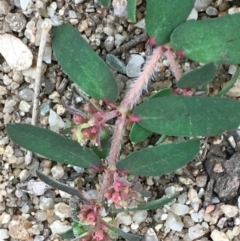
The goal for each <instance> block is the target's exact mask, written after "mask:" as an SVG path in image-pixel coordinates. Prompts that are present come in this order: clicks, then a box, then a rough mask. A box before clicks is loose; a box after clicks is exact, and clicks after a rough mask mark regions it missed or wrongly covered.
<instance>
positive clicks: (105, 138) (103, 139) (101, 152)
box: [92, 129, 111, 159]
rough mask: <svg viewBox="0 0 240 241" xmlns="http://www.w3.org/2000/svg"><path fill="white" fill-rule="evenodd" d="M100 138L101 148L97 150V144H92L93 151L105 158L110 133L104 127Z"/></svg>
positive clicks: (108, 146)
mask: <svg viewBox="0 0 240 241" xmlns="http://www.w3.org/2000/svg"><path fill="white" fill-rule="evenodd" d="M100 138H101V148H102V150H99V149H98V147H97V146H94V147H93V148H92V149H93V152H94V153H95V154H96V155H97V156H98V157H99V158H101V159H105V158H106V157H107V155H108V151H109V148H110V144H111V143H110V133H109V131H108V130H107V129H104V130H103V131H102V133H101V134H100Z"/></svg>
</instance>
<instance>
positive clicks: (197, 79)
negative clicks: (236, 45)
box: [177, 62, 217, 88]
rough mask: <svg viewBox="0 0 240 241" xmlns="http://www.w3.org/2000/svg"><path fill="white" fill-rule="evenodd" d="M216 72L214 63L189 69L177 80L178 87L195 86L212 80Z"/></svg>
mask: <svg viewBox="0 0 240 241" xmlns="http://www.w3.org/2000/svg"><path fill="white" fill-rule="evenodd" d="M216 74H217V68H216V66H215V64H214V63H212V62H211V63H209V64H206V65H204V66H202V67H200V68H199V69H196V70H193V71H190V72H188V73H186V74H184V75H183V76H182V78H181V79H180V80H179V81H178V82H177V87H179V88H196V87H198V86H201V85H204V84H207V83H208V82H210V81H212V80H213V79H214V77H215V76H216Z"/></svg>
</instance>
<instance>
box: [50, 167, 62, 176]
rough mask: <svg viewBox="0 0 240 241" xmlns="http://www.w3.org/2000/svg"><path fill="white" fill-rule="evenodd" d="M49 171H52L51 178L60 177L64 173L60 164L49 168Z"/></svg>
mask: <svg viewBox="0 0 240 241" xmlns="http://www.w3.org/2000/svg"><path fill="white" fill-rule="evenodd" d="M51 173H52V176H53V178H55V179H60V178H62V177H63V175H64V170H63V168H62V166H54V167H53V168H52V169H51Z"/></svg>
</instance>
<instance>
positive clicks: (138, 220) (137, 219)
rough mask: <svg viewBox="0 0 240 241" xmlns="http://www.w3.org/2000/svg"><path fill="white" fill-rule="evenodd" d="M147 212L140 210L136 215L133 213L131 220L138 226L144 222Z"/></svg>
mask: <svg viewBox="0 0 240 241" xmlns="http://www.w3.org/2000/svg"><path fill="white" fill-rule="evenodd" d="M147 215H148V212H147V210H141V211H138V212H136V213H134V215H133V217H132V219H133V221H134V222H135V223H137V224H140V223H142V222H144V221H145V219H146V218H147Z"/></svg>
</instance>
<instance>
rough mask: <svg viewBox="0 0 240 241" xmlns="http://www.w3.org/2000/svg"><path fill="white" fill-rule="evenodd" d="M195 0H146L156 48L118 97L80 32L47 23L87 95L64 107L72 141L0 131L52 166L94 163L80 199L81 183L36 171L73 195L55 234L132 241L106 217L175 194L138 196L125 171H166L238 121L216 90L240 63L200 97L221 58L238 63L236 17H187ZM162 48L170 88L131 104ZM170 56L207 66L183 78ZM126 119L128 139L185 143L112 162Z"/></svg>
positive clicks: (16, 128) (20, 129) (38, 132)
mask: <svg viewBox="0 0 240 241" xmlns="http://www.w3.org/2000/svg"><path fill="white" fill-rule="evenodd" d="M106 2H108V3H110V1H106ZM129 2H134V1H129ZM135 2H136V1H135ZM194 2H195V1H194V0H185V1H182V0H174V4H173V3H169V1H168V0H161V1H155V0H148V1H147V9H146V10H147V15H146V30H147V33H148V35H149V37H150V42H151V43H154V44H155V45H156V47H155V49H154V51H153V54H152V56H151V57H150V58H149V60H148V61H147V62H146V64H145V66H144V68H143V71H142V73H141V75H140V76H139V78H137V79H136V80H134V81H133V82H132V84H131V86H130V88H129V90H128V91H127V93H126V95H125V97H124V98H123V100H122V101H120V100H119V101H117V99H118V97H119V93H118V87H117V82H116V80H115V78H114V75H113V73H112V72H111V71H110V70H109V68H108V67H107V65H106V64H105V63H104V61H103V60H102V59H101V58H100V57H99V56H98V55H97V54H96V53H95V52H94V51H93V50H92V48H91V47H90V46H89V45H88V44H87V42H86V41H85V40H84V38H83V37H81V35H80V34H79V32H78V31H77V30H76V29H75V28H74V27H72V26H71V25H69V24H63V25H61V26H60V27H57V28H56V29H55V30H54V34H53V38H52V45H53V50H54V54H55V57H56V59H57V60H58V62H59V64H60V65H61V67H62V69H63V70H64V71H65V72H66V73H67V74H68V76H69V77H70V78H71V79H72V80H73V81H74V83H75V84H76V85H77V86H78V87H79V88H80V90H81V91H82V92H85V93H86V94H87V95H88V96H90V98H89V101H88V103H86V104H85V105H84V107H83V109H82V110H76V109H73V108H71V107H70V106H66V108H67V110H68V111H69V112H70V113H72V114H73V115H74V117H73V126H72V132H71V137H72V139H71V138H66V137H64V136H63V135H60V134H57V133H54V132H51V131H49V130H47V129H43V128H40V127H35V126H31V125H27V124H9V125H8V126H7V132H8V135H9V136H10V137H11V139H12V140H13V141H14V142H15V143H17V144H18V145H20V146H22V147H23V148H25V149H27V150H30V151H32V152H35V153H38V154H40V155H42V156H44V157H46V158H49V159H52V160H54V161H57V162H60V163H65V164H70V165H73V166H78V167H83V168H93V169H94V170H96V172H99V173H101V174H102V180H101V182H100V183H98V187H99V189H98V198H96V199H87V198H86V197H85V196H84V195H83V194H82V192H81V191H80V190H76V189H73V188H70V187H67V186H66V185H65V184H62V183H60V182H58V181H56V180H54V179H52V178H50V177H48V176H46V175H45V174H44V173H43V172H41V171H40V170H37V171H36V173H37V175H38V176H39V177H40V179H42V180H43V181H45V182H46V183H48V184H50V185H52V186H54V187H56V188H58V189H61V190H64V191H67V192H69V193H71V194H72V195H74V196H78V197H79V198H80V202H79V204H78V205H77V207H76V210H79V211H78V213H77V214H76V213H75V215H73V219H74V224H73V229H72V230H70V231H69V232H68V233H66V234H63V235H62V237H71V236H73V237H78V238H80V240H82V241H88V240H94V241H101V240H104V241H107V240H114V239H116V238H117V234H118V235H120V236H122V237H124V238H126V239H128V240H139V239H140V237H139V236H137V235H132V234H128V233H125V232H123V231H122V230H121V229H119V228H118V227H117V226H116V220H115V219H114V215H111V217H112V219H111V221H108V222H107V221H106V219H105V218H104V217H105V216H107V215H109V214H114V213H118V212H122V211H124V210H128V211H130V210H131V211H135V210H144V209H145V210H147V209H155V208H158V207H160V206H162V205H164V204H166V203H168V202H170V201H171V200H173V199H174V198H175V197H176V195H177V194H174V195H170V196H164V197H162V198H161V199H157V200H152V201H150V202H146V203H143V202H140V201H139V200H143V199H142V198H141V197H142V195H144V192H142V191H141V190H139V188H138V187H137V185H135V184H136V183H135V182H134V181H133V180H134V179H133V176H132V175H145V176H158V175H163V174H166V173H169V172H172V171H174V170H175V169H177V168H180V167H182V166H184V165H186V164H187V163H189V162H190V161H191V160H193V159H194V157H195V156H196V155H197V154H198V152H199V148H200V141H199V139H198V137H199V136H215V135H220V134H222V132H224V131H226V130H232V129H234V128H237V127H238V125H239V122H240V103H239V101H237V100H232V99H229V98H225V97H220V96H222V95H224V94H225V93H226V91H228V90H229V88H231V86H232V85H233V84H234V82H235V81H236V79H237V77H238V75H239V69H237V71H236V73H235V75H234V76H233V77H232V79H231V80H230V82H229V83H228V84H227V85H226V86H225V87H224V88H223V89H222V90H221V92H219V93H218V94H217V95H216V96H211V97H208V96H207V93H208V91H207V90H208V83H209V82H210V81H212V80H213V79H214V77H215V76H216V75H217V67H218V66H219V65H220V64H228V65H229V64H239V63H240V51H239V46H240V32H239V31H238V29H239V27H240V14H234V15H227V16H223V17H219V18H215V19H206V20H201V21H195V20H191V21H186V19H187V17H188V15H189V13H190V12H191V9H192V8H193V5H194ZM132 13H133V14H134V11H132ZM163 55H166V56H167V58H168V60H169V62H170V65H171V68H172V71H173V73H174V75H175V77H176V87H174V88H173V89H164V90H160V91H159V92H157V93H154V94H153V95H152V96H151V97H150V98H149V99H148V100H147V101H145V102H144V103H141V104H139V105H138V106H136V104H137V103H138V101H139V98H140V96H141V94H142V91H143V90H147V87H148V84H149V81H150V80H151V77H152V76H153V75H154V72H155V71H157V70H156V66H157V64H158V62H159V60H161V58H162V57H163ZM176 55H184V56H185V57H187V58H189V59H191V60H193V61H197V62H201V63H202V64H205V65H203V66H202V67H200V68H198V69H196V70H193V71H191V72H189V73H187V74H184V75H183V76H181V73H180V71H179V69H178V64H177V63H176V62H175V57H176ZM199 86H203V87H204V88H202V90H205V91H202V94H201V96H197V95H195V93H196V91H197V90H198V88H199ZM116 101H117V102H116ZM100 103H101V105H100ZM117 103H118V104H117ZM109 120H112V121H113V120H114V121H115V126H114V131H113V134H112V135H110V134H109V130H108V126H109ZM130 124H131V125H132V127H131V133H130V140H131V141H132V142H134V143H136V142H140V141H143V140H144V139H146V138H147V137H148V136H149V135H151V134H152V133H158V134H160V135H161V140H162V139H163V137H164V136H179V137H181V138H182V140H183V141H180V142H174V143H168V144H161V141H159V143H160V145H156V146H153V147H148V148H145V149H142V150H139V151H136V152H133V153H131V154H129V155H128V156H126V157H124V158H122V159H119V156H120V153H121V144H122V137H123V133H124V129H125V127H126V125H130ZM159 143H158V144H159ZM76 210H75V211H76Z"/></svg>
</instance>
